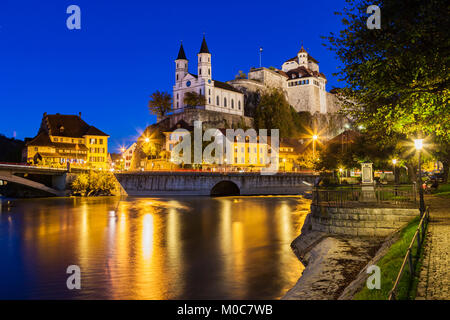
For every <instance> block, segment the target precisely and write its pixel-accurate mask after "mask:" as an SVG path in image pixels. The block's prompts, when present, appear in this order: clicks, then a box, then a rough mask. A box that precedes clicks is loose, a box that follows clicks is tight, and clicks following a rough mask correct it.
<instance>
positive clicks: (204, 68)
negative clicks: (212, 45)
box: [197, 36, 212, 82]
mask: <svg viewBox="0 0 450 320" xmlns="http://www.w3.org/2000/svg"><path fill="white" fill-rule="evenodd" d="M197 56H198V77H199V78H201V79H205V81H207V80H211V79H212V71H211V53H210V52H209V50H208V45H207V44H206V39H205V36H203V41H202V45H201V47H200V52H199V53H198V54H197ZM209 82H210V81H209Z"/></svg>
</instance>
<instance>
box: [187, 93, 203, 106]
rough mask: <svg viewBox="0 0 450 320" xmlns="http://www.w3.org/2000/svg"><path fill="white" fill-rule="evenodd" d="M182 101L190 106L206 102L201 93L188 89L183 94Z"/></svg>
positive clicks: (201, 104)
mask: <svg viewBox="0 0 450 320" xmlns="http://www.w3.org/2000/svg"><path fill="white" fill-rule="evenodd" d="M184 103H185V104H186V105H188V106H190V107H195V106H204V105H205V104H206V98H205V96H204V95H202V94H199V93H197V92H194V91H190V92H186V94H185V95H184Z"/></svg>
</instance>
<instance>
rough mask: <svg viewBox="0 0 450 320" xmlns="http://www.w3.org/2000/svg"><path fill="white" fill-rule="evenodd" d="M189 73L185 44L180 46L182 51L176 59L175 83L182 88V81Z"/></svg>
mask: <svg viewBox="0 0 450 320" xmlns="http://www.w3.org/2000/svg"><path fill="white" fill-rule="evenodd" d="M187 73H188V59H187V58H186V53H185V52H184V48H183V42H182V43H181V44H180V50H179V51H178V56H177V58H176V59H175V82H176V83H177V85H178V86H181V81H182V80H183V78H184V77H185V76H186V74H187Z"/></svg>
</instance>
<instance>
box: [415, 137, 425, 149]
mask: <svg viewBox="0 0 450 320" xmlns="http://www.w3.org/2000/svg"><path fill="white" fill-rule="evenodd" d="M414 147H415V148H416V150H422V148H423V139H415V140H414Z"/></svg>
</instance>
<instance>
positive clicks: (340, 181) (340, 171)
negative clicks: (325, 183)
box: [339, 168, 344, 184]
mask: <svg viewBox="0 0 450 320" xmlns="http://www.w3.org/2000/svg"><path fill="white" fill-rule="evenodd" d="M343 171H344V169H342V168H339V184H342V172H343Z"/></svg>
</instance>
